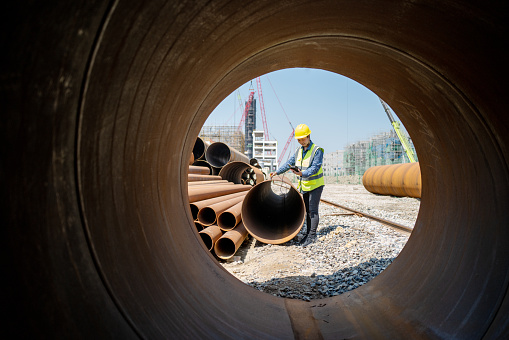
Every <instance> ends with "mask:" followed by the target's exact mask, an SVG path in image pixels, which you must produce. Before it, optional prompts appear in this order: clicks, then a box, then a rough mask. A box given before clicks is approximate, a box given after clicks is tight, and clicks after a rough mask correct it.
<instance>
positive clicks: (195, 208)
mask: <svg viewBox="0 0 509 340" xmlns="http://www.w3.org/2000/svg"><path fill="white" fill-rule="evenodd" d="M246 194H247V191H241V192H236V193H233V194H228V195H222V196H215V197H212V198H208V199H205V200H201V201H194V202H192V203H189V207H190V209H191V215H192V216H193V220H196V219H197V218H198V212H199V211H200V209H201V208H203V207H206V206H208V205H212V204H215V203H219V202H223V201H225V200H229V199H231V198H235V197H239V196H246Z"/></svg>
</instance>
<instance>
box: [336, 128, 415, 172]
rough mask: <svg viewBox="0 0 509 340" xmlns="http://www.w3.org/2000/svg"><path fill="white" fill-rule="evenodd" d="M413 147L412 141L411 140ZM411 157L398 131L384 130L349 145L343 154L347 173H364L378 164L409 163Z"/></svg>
mask: <svg viewBox="0 0 509 340" xmlns="http://www.w3.org/2000/svg"><path fill="white" fill-rule="evenodd" d="M409 142H410V146H411V147H412V148H413V144H412V141H411V140H409ZM408 162H409V159H408V156H407V155H406V153H405V151H404V149H403V146H402V145H401V142H400V140H399V139H398V136H397V134H396V132H394V131H393V130H391V131H389V132H383V133H380V134H377V135H375V136H373V137H371V138H370V139H369V140H367V141H359V142H356V143H353V144H350V145H348V146H347V147H346V148H345V152H344V155H343V165H344V174H345V175H362V174H364V172H365V171H366V170H367V169H368V168H370V167H372V166H376V165H386V164H400V163H408Z"/></svg>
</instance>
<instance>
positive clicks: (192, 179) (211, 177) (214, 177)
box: [187, 174, 223, 182]
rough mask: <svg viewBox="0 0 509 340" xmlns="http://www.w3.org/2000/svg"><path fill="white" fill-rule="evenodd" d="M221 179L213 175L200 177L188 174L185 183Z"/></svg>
mask: <svg viewBox="0 0 509 340" xmlns="http://www.w3.org/2000/svg"><path fill="white" fill-rule="evenodd" d="M221 179H223V178H222V177H221V176H215V175H200V174H188V175H187V181H188V182H197V181H214V180H221Z"/></svg>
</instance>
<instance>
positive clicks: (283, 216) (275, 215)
mask: <svg viewBox="0 0 509 340" xmlns="http://www.w3.org/2000/svg"><path fill="white" fill-rule="evenodd" d="M305 213H306V207H305V206H304V200H303V199H302V195H301V194H300V193H299V192H298V191H297V190H296V189H295V187H293V186H292V185H291V183H290V182H289V181H284V180H283V179H282V178H280V177H274V178H273V179H272V180H267V181H264V182H261V183H258V184H257V185H255V186H254V187H253V188H252V189H251V190H249V192H248V193H247V195H246V196H245V198H244V201H243V203H242V222H243V223H244V227H245V228H246V229H247V231H248V232H249V234H251V235H252V236H253V237H254V238H256V239H257V240H258V241H260V242H263V243H270V244H281V243H285V242H287V241H289V240H291V239H292V238H294V237H295V236H296V235H297V234H298V233H299V231H300V230H301V228H302V225H303V223H304V216H305Z"/></svg>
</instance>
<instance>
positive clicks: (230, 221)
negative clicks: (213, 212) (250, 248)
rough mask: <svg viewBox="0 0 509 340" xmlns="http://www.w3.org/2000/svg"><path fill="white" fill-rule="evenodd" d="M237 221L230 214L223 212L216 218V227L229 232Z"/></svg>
mask: <svg viewBox="0 0 509 340" xmlns="http://www.w3.org/2000/svg"><path fill="white" fill-rule="evenodd" d="M236 223H237V219H236V218H235V216H234V215H233V214H232V213H230V212H227V211H226V212H223V213H221V214H220V215H219V216H218V217H217V225H219V227H220V228H221V229H223V230H230V229H233V228H234V227H235V224H236Z"/></svg>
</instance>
